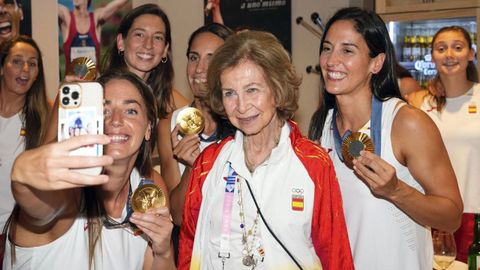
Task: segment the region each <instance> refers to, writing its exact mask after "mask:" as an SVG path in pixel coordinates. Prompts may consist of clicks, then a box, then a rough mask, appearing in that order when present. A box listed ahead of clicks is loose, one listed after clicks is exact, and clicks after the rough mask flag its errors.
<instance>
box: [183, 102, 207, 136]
mask: <svg viewBox="0 0 480 270" xmlns="http://www.w3.org/2000/svg"><path fill="white" fill-rule="evenodd" d="M176 122H177V124H178V125H179V127H180V128H179V131H180V133H182V134H183V135H191V134H198V133H200V132H201V131H202V130H203V128H204V125H205V120H204V118H203V114H202V112H201V111H200V110H198V109H196V108H193V107H188V108H185V109H183V110H181V111H180V113H179V114H178V116H177V120H176Z"/></svg>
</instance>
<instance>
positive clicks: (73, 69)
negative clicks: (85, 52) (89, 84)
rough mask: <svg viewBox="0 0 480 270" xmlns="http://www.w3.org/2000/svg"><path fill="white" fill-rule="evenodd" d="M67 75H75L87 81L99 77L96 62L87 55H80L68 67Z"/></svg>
mask: <svg viewBox="0 0 480 270" xmlns="http://www.w3.org/2000/svg"><path fill="white" fill-rule="evenodd" d="M67 75H74V76H77V77H79V78H80V79H82V80H85V81H93V80H95V78H96V77H97V68H96V66H95V62H93V60H92V59H90V58H87V57H78V58H75V59H73V61H72V62H71V63H70V64H69V65H68V67H67Z"/></svg>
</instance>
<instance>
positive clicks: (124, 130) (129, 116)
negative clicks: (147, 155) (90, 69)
mask: <svg viewBox="0 0 480 270" xmlns="http://www.w3.org/2000/svg"><path fill="white" fill-rule="evenodd" d="M104 117H105V134H106V135H108V136H110V137H111V139H112V140H111V142H110V144H108V145H107V146H106V153H107V155H110V156H112V157H113V158H114V159H115V161H118V160H128V161H131V162H134V161H135V159H136V158H137V155H138V152H139V149H140V146H141V145H142V142H143V140H149V139H150V135H151V133H150V132H151V130H150V123H149V121H148V119H147V109H146V106H145V103H144V101H143V98H142V96H141V95H140V93H139V90H138V89H137V88H135V86H134V85H133V84H132V83H130V82H129V81H127V80H124V79H113V80H111V81H109V82H108V83H107V84H106V85H105V107H104Z"/></svg>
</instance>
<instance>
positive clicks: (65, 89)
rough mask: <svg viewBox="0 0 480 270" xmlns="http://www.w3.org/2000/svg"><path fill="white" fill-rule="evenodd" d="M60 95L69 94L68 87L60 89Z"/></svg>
mask: <svg viewBox="0 0 480 270" xmlns="http://www.w3.org/2000/svg"><path fill="white" fill-rule="evenodd" d="M62 93H63V94H64V95H66V94H68V93H70V87H68V86H65V87H63V88H62Z"/></svg>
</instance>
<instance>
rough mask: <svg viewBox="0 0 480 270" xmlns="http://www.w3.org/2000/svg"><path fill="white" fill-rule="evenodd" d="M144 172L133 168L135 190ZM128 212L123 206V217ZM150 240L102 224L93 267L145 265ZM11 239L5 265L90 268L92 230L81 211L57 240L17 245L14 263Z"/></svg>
mask: <svg viewBox="0 0 480 270" xmlns="http://www.w3.org/2000/svg"><path fill="white" fill-rule="evenodd" d="M140 179H141V178H140V175H139V173H138V171H137V170H135V169H134V170H133V171H132V174H131V176H130V185H131V187H132V189H133V190H134V189H135V188H136V187H137V186H138V184H139V183H140ZM126 215H127V210H126V207H125V208H124V210H123V213H122V218H121V220H123V219H124V218H125V217H126ZM147 244H148V242H147V241H146V240H145V239H144V235H142V236H134V235H133V234H131V233H130V232H129V231H127V230H126V229H122V228H118V229H107V228H105V227H102V235H101V242H100V243H97V246H96V247H95V259H94V267H93V268H92V269H97V270H106V269H124V270H132V269H142V268H143V259H144V256H145V251H146V249H147ZM10 250H11V243H10V241H8V240H7V241H6V247H5V259H4V261H3V269H4V270H10V269H21V270H34V269H35V270H36V269H49V270H57V269H58V270H63V269H79V270H86V269H89V268H88V262H89V261H88V230H87V219H86V217H85V216H84V215H81V214H80V215H79V216H78V217H77V219H76V220H75V222H74V223H73V225H72V227H70V229H69V230H68V231H67V232H66V233H65V234H64V235H62V236H60V237H59V238H58V239H56V240H55V241H53V242H51V243H48V244H46V245H43V246H38V247H28V248H24V247H18V246H17V247H15V253H16V254H15V257H16V261H15V265H14V266H13V268H12V267H11V252H10Z"/></svg>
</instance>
